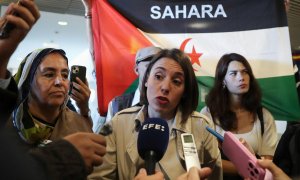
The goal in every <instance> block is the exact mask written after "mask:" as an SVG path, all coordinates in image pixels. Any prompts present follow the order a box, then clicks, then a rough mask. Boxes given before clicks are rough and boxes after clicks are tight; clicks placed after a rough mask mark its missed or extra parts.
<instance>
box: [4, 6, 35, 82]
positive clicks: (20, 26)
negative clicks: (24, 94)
mask: <svg viewBox="0 0 300 180" xmlns="http://www.w3.org/2000/svg"><path fill="white" fill-rule="evenodd" d="M13 12H14V13H13ZM12 13H13V14H12ZM15 14H18V16H16V15H15ZM39 17H40V13H39V10H38V7H37V6H36V4H35V3H34V1H33V0H21V1H20V5H17V4H15V3H11V4H10V5H9V6H8V8H7V11H6V12H5V14H4V16H3V17H1V18H0V26H2V25H3V24H4V23H5V22H8V23H11V24H13V25H14V26H15V28H13V29H12V31H11V32H10V35H9V36H8V37H7V38H4V39H0V79H5V78H7V77H6V74H7V73H6V72H7V65H8V62H9V59H10V57H11V55H12V54H13V52H14V51H15V50H16V48H17V47H18V45H19V43H20V42H21V41H22V40H23V39H24V38H25V36H26V35H27V33H28V32H29V31H30V29H31V28H32V26H33V25H34V24H35V23H36V21H37V20H38V19H39ZM12 34H13V35H12Z"/></svg>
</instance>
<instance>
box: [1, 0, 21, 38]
mask: <svg viewBox="0 0 300 180" xmlns="http://www.w3.org/2000/svg"><path fill="white" fill-rule="evenodd" d="M16 4H17V5H20V0H19V1H18V2H17V3H16ZM10 14H12V15H15V16H18V15H17V13H15V12H11V13H10ZM14 28H15V25H14V24H12V23H10V22H8V21H7V20H6V19H5V20H4V23H3V24H2V26H1V27H0V39H5V38H8V37H9V34H10V32H11V31H12V30H13V29H14Z"/></svg>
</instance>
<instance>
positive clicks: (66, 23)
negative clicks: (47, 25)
mask: <svg viewBox="0 0 300 180" xmlns="http://www.w3.org/2000/svg"><path fill="white" fill-rule="evenodd" d="M57 23H58V24H59V25H61V26H66V25H68V22H67V21H58V22H57Z"/></svg>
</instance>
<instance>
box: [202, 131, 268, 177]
mask: <svg viewBox="0 0 300 180" xmlns="http://www.w3.org/2000/svg"><path fill="white" fill-rule="evenodd" d="M206 129H207V130H208V131H209V132H210V133H212V134H213V135H214V136H216V137H217V138H218V140H220V141H221V142H222V150H223V152H224V154H225V155H226V156H227V157H228V159H229V160H230V161H231V162H232V163H233V164H234V166H235V167H236V168H237V170H238V172H239V173H240V175H241V176H243V177H244V178H250V179H253V180H264V179H267V180H271V179H273V178H272V175H270V174H271V173H270V172H268V171H269V170H267V169H263V168H261V167H260V166H259V165H258V164H257V159H256V157H255V156H254V155H253V154H252V153H250V151H249V150H248V149H247V148H246V147H245V146H244V145H243V144H242V143H241V142H240V141H239V140H238V139H237V138H236V137H235V136H234V134H232V133H231V132H229V131H226V132H225V134H224V138H223V136H222V135H220V134H219V133H217V132H216V131H214V130H213V129H211V128H210V127H206Z"/></svg>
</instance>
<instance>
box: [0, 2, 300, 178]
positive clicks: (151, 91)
mask: <svg viewBox="0 0 300 180" xmlns="http://www.w3.org/2000/svg"><path fill="white" fill-rule="evenodd" d="M82 2H83V4H84V6H85V10H86V14H85V16H86V17H87V25H88V32H90V30H91V29H90V26H89V25H90V23H91V19H90V18H91V16H90V13H91V12H90V8H91V0H82ZM20 4H21V6H19V5H17V4H16V3H11V4H10V5H9V7H8V9H7V11H6V13H5V14H4V15H3V17H1V19H0V27H3V25H4V24H6V23H10V24H12V25H13V29H12V30H11V32H10V34H8V36H6V37H3V38H0V96H1V101H0V125H1V127H0V142H1V144H2V147H5V148H0V149H1V150H0V154H1V161H2V163H1V165H0V168H1V170H0V179H21V178H22V179H24V178H25V179H135V180H151V179H178V180H187V179H189V180H198V179H213V180H215V179H235V178H236V179H241V178H243V177H240V176H239V172H238V171H237V170H236V167H235V165H234V164H233V163H231V162H230V161H229V160H228V157H226V156H225V155H224V154H223V153H222V149H221V148H220V147H219V143H218V140H217V139H216V138H215V137H214V136H213V135H211V134H210V133H209V132H208V131H206V129H205V128H206V127H207V126H208V127H211V128H212V129H215V130H216V131H217V132H219V133H220V134H224V133H225V131H230V132H232V133H233V134H234V135H235V136H236V137H237V138H238V139H240V140H241V141H242V142H243V143H244V144H245V146H246V147H247V148H248V150H249V151H250V152H251V153H253V154H254V155H255V156H256V157H257V158H258V159H259V160H258V161H257V163H258V165H259V166H261V167H262V168H265V169H268V170H269V171H270V172H271V173H272V175H273V179H278V180H279V179H280V180H285V179H290V177H289V176H291V177H293V178H294V177H299V175H300V173H299V172H300V171H297V167H298V166H297V165H298V164H297V162H296V161H293V162H290V161H291V160H290V159H287V158H285V160H286V161H285V162H286V163H285V164H282V161H281V159H284V157H283V156H282V153H283V152H282V149H276V145H277V134H276V126H275V122H274V118H273V117H272V115H271V113H270V112H269V111H268V110H267V109H266V108H264V107H262V105H261V98H262V94H261V92H260V88H259V85H258V83H257V81H256V79H255V76H254V74H253V72H252V69H251V66H250V64H249V62H248V61H247V59H246V58H245V57H243V56H242V55H240V54H236V53H230V54H225V55H223V56H222V57H221V58H220V60H219V62H218V64H217V67H216V74H215V82H214V85H213V87H212V89H211V90H210V92H209V94H208V95H207V97H206V107H204V108H203V109H202V110H201V112H197V111H196V108H197V106H198V96H199V92H198V84H197V81H196V77H195V74H194V70H193V67H192V64H191V62H190V59H189V57H188V55H187V54H185V53H184V52H183V51H181V50H179V49H176V48H174V49H162V48H160V47H154V46H151V47H145V48H142V49H140V50H139V51H138V52H137V53H136V54H137V55H136V59H135V62H136V65H135V69H134V70H135V72H136V73H137V75H138V77H139V85H138V89H137V91H136V92H135V93H134V94H130V95H124V96H118V97H116V98H115V99H113V100H112V102H111V103H110V106H109V108H110V109H109V112H110V114H109V117H108V119H107V125H108V126H109V127H110V128H111V132H110V133H108V135H107V136H105V137H104V136H103V135H100V134H98V133H94V132H93V131H92V120H91V118H90V117H89V116H88V112H89V107H88V101H89V96H90V90H89V87H88V83H87V82H86V81H85V82H83V81H81V80H80V79H79V78H77V79H76V82H72V83H73V84H72V87H75V88H72V89H70V81H69V79H68V76H69V73H70V72H69V71H70V70H69V67H68V58H67V55H66V53H65V52H64V51H63V50H62V49H55V48H44V49H38V50H34V51H32V52H31V53H29V54H28V55H27V56H26V57H25V58H24V60H23V61H22V62H21V64H20V66H19V68H18V72H17V73H16V74H15V75H12V74H11V73H10V72H9V71H8V70H7V65H8V62H9V60H10V57H11V56H12V54H13V53H14V51H15V50H16V48H17V47H18V45H19V44H20V43H21V41H22V40H23V39H24V38H25V37H26V35H27V33H28V32H29V31H30V29H31V28H32V27H33V26H34V24H35V23H36V22H37V21H38V19H39V17H40V13H39V9H38V7H37V5H36V3H35V1H34V0H21V1H20ZM11 12H15V13H11ZM12 34H13V35H12ZM88 36H89V38H92V36H91V33H89V35H88ZM90 42H92V41H90ZM91 53H92V55H93V48H92V44H91ZM69 98H72V99H74V100H75V102H76V105H77V107H78V108H79V112H74V111H71V110H70V109H69V108H68V106H67V104H68V102H69ZM148 118H162V119H164V120H166V121H167V124H168V128H169V130H170V133H169V143H168V147H167V149H166V153H165V154H164V156H163V158H162V159H161V160H160V161H159V162H158V163H157V166H156V172H155V173H154V174H147V171H146V170H145V169H144V168H145V162H144V160H143V159H142V158H141V157H140V156H139V154H138V151H137V137H138V133H139V130H140V128H141V124H142V123H143V122H144V121H145V120H146V119H148ZM298 129H299V128H294V129H293V130H291V131H288V132H287V133H289V134H284V135H283V137H286V138H288V139H289V141H288V142H289V144H288V146H290V147H292V148H293V149H292V150H291V151H290V154H289V155H290V156H293V155H294V154H295V156H296V155H297V154H299V152H300V150H299V148H298V146H297V144H296V140H297V138H298V136H295V135H297V134H299V132H298V131H299V130H298ZM183 133H190V134H193V136H194V138H195V144H196V151H197V153H198V158H199V161H200V164H201V169H197V168H195V167H194V168H191V169H190V170H189V171H186V167H185V165H184V155H183V149H182V142H181V139H180V136H181V134H183ZM284 143H285V142H279V145H280V147H283V146H285V144H284ZM281 144H282V145H281ZM276 153H277V154H276ZM292 153H294V154H292ZM273 157H274V162H275V163H276V164H277V165H278V166H279V167H280V168H279V167H277V166H276V165H275V164H274V163H273V162H272V159H273ZM296 157H297V156H296ZM285 167H287V168H285ZM12 169H17V170H18V173H14V172H12V171H11V170H12ZM287 174H288V175H289V176H288V175H287Z"/></svg>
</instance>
